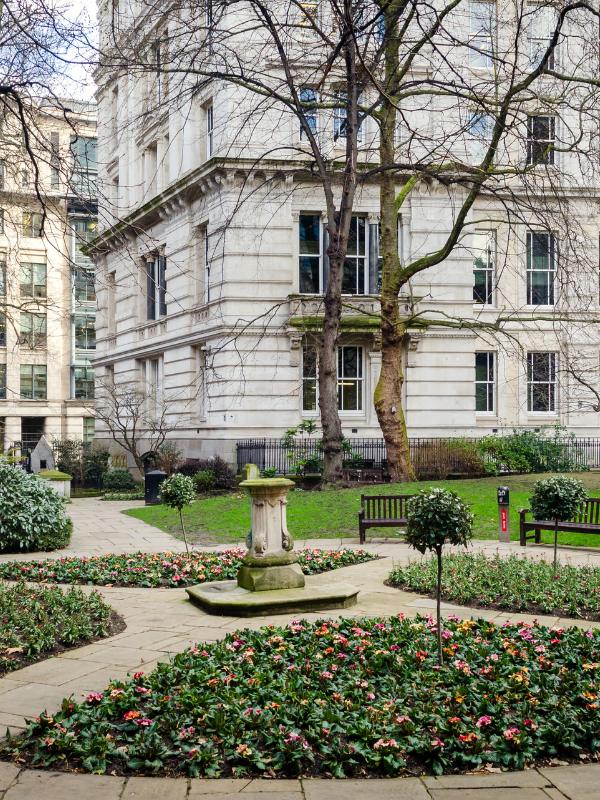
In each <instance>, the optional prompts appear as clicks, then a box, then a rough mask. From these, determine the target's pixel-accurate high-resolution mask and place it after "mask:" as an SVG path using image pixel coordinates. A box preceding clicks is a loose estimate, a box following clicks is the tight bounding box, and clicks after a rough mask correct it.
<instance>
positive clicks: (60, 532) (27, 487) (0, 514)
mask: <svg viewBox="0 0 600 800" xmlns="http://www.w3.org/2000/svg"><path fill="white" fill-rule="evenodd" d="M71 528H72V523H71V520H70V519H69V517H68V516H67V512H66V510H65V504H64V502H63V499H62V498H61V497H60V496H59V495H58V494H57V492H56V491H55V490H54V489H53V488H52V487H51V486H49V485H48V484H47V483H46V481H43V480H40V479H39V478H36V476H35V475H29V474H27V473H26V472H24V471H23V470H22V469H20V468H19V467H16V466H13V465H11V464H7V463H6V462H4V461H0V553H18V552H19V551H31V550H42V551H48V550H56V549H57V548H59V547H66V545H68V544H69V539H70V537H71Z"/></svg>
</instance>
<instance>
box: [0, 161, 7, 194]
mask: <svg viewBox="0 0 600 800" xmlns="http://www.w3.org/2000/svg"><path fill="white" fill-rule="evenodd" d="M5 179H6V164H5V163H4V161H0V189H4V188H5V187H4V181H5Z"/></svg>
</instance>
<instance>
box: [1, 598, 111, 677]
mask: <svg viewBox="0 0 600 800" xmlns="http://www.w3.org/2000/svg"><path fill="white" fill-rule="evenodd" d="M0 620H1V621H2V624H1V625H0V675H3V674H5V673H6V672H10V671H12V670H15V669H20V668H21V667H23V666H25V665H26V664H31V663H33V662H34V661H39V660H40V659H42V658H47V657H48V656H50V655H54V654H56V653H59V652H61V651H62V650H65V649H67V648H70V647H75V646H77V645H81V644H85V643H87V642H90V641H93V640H94V639H98V638H99V637H101V636H108V635H113V634H115V633H117V632H119V631H121V630H123V629H124V627H125V625H124V624H123V621H122V620H121V618H120V617H118V616H117V615H116V614H115V613H114V612H113V611H112V609H111V608H110V606H108V605H107V604H106V603H105V602H104V600H103V599H102V598H101V597H100V595H99V594H98V592H92V593H91V594H84V593H83V592H82V591H81V589H69V590H67V591H62V590H61V589H58V588H57V587H51V586H46V587H40V586H26V585H25V584H23V583H20V584H18V585H17V586H10V587H9V586H1V585H0Z"/></svg>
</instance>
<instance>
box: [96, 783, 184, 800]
mask: <svg viewBox="0 0 600 800" xmlns="http://www.w3.org/2000/svg"><path fill="white" fill-rule="evenodd" d="M188 788H189V781H188V780H187V778H163V779H162V780H157V779H156V778H130V779H129V780H128V781H127V783H126V785H125V789H124V790H123V794H122V795H121V798H120V800H186V798H187V796H188ZM90 800H94V798H93V797H92V798H90Z"/></svg>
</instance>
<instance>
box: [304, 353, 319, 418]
mask: <svg viewBox="0 0 600 800" xmlns="http://www.w3.org/2000/svg"><path fill="white" fill-rule="evenodd" d="M317 363H318V356H317V348H316V347H312V346H309V345H305V346H304V348H303V349H302V409H303V410H304V411H316V410H317V398H318V396H319V389H318V386H319V384H318V377H317Z"/></svg>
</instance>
